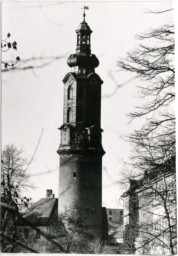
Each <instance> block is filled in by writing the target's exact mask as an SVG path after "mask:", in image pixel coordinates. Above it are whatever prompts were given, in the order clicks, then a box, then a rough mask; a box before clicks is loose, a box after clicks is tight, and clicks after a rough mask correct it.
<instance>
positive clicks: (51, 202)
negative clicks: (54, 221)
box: [23, 198, 57, 226]
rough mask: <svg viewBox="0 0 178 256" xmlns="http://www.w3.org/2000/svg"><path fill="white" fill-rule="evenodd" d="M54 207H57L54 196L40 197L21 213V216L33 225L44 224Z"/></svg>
mask: <svg viewBox="0 0 178 256" xmlns="http://www.w3.org/2000/svg"><path fill="white" fill-rule="evenodd" d="M54 207H57V199H56V198H42V199H40V200H39V201H38V202H36V203H35V204H33V205H32V206H31V207H30V208H29V209H28V211H27V212H26V213H25V214H23V218H24V219H25V220H26V221H28V222H30V223H31V224H33V225H37V226H44V225H46V224H47V222H48V220H49V218H50V217H51V214H52V212H53V209H54Z"/></svg>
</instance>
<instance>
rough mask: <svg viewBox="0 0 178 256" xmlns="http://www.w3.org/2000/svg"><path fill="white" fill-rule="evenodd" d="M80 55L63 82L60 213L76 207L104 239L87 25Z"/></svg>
mask: <svg viewBox="0 0 178 256" xmlns="http://www.w3.org/2000/svg"><path fill="white" fill-rule="evenodd" d="M76 33H77V47H76V52H75V53H74V54H72V55H70V56H69V58H68V60H67V63H68V65H69V67H71V72H69V73H67V74H66V75H65V77H64V79H63V83H64V109H63V125H62V126H61V127H60V128H59V129H60V130H61V143H60V146H59V149H58V151H57V152H58V154H59V155H60V178H59V213H64V212H65V211H66V210H67V209H71V208H72V207H76V208H80V209H81V210H82V211H83V212H86V213H87V218H86V220H85V224H86V228H87V232H89V233H90V234H91V235H93V237H101V232H102V231H101V210H102V156H103V155H104V150H103V148H102V143H101V132H102V129H101V124H100V119H101V84H102V83H103V81H102V80H101V78H100V77H99V76H98V75H97V74H96V73H95V68H96V67H97V66H98V65H99V61H98V59H97V57H96V56H95V55H94V54H91V49H90V46H91V45H90V42H91V40H90V37H91V33H92V30H91V29H90V27H89V26H88V24H87V23H86V21H85V9H84V14H83V21H82V23H81V24H80V25H79V27H78V29H77V30H76Z"/></svg>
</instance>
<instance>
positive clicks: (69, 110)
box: [67, 108, 72, 123]
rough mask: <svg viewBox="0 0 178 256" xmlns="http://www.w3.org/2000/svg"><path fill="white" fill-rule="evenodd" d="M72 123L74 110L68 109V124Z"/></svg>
mask: <svg viewBox="0 0 178 256" xmlns="http://www.w3.org/2000/svg"><path fill="white" fill-rule="evenodd" d="M70 122H72V109H71V108H68V110H67V123H70Z"/></svg>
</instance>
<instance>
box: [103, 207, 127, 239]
mask: <svg viewBox="0 0 178 256" xmlns="http://www.w3.org/2000/svg"><path fill="white" fill-rule="evenodd" d="M106 211H107V221H108V238H109V243H123V209H112V208H107V209H106Z"/></svg>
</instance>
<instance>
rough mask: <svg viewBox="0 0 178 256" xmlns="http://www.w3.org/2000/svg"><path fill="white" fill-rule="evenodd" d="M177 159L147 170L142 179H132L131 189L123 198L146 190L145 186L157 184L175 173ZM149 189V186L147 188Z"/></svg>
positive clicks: (173, 158) (171, 159)
mask: <svg viewBox="0 0 178 256" xmlns="http://www.w3.org/2000/svg"><path fill="white" fill-rule="evenodd" d="M175 171H176V170H175V157H174V156H173V157H172V158H170V159H168V160H167V161H165V162H164V163H163V164H158V165H157V166H156V167H154V168H152V169H151V170H146V171H145V172H144V174H143V176H142V178H141V179H130V180H129V181H130V187H129V189H128V190H127V191H126V192H124V193H123V194H122V196H121V197H127V196H128V195H130V194H132V193H133V192H134V191H136V190H137V189H144V185H148V184H150V183H152V184H153V183H155V182H157V181H159V180H161V179H162V178H163V176H166V177H167V176H170V175H172V174H173V173H175ZM146 188H147V186H146Z"/></svg>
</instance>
